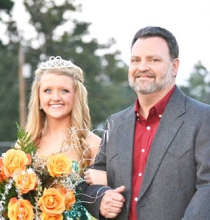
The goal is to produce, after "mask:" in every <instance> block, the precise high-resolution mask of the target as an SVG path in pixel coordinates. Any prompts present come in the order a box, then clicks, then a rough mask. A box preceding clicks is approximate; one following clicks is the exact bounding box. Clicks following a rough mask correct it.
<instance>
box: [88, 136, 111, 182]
mask: <svg viewBox="0 0 210 220" xmlns="http://www.w3.org/2000/svg"><path fill="white" fill-rule="evenodd" d="M87 143H88V146H89V149H90V152H91V163H90V165H92V164H93V163H94V160H95V157H96V155H97V153H98V150H99V147H100V143H101V138H100V137H99V136H97V135H95V134H94V133H92V132H91V133H90V135H89V136H88V138H87ZM84 179H85V181H86V183H87V184H90V185H105V186H107V175H106V171H102V170H95V169H88V170H87V171H85V172H84Z"/></svg>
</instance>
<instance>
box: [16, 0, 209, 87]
mask: <svg viewBox="0 0 210 220" xmlns="http://www.w3.org/2000/svg"><path fill="white" fill-rule="evenodd" d="M60 1H61V0H60ZM15 2H16V10H17V9H18V14H19V16H18V15H16V16H18V19H19V20H20V19H21V18H20V14H21V13H20V10H21V7H20V2H21V0H15ZM17 2H18V4H17ZM77 2H78V3H82V13H80V15H79V18H80V19H81V20H83V21H86V22H92V25H91V26H90V29H89V30H90V34H91V36H92V37H95V38H97V39H98V41H99V42H101V43H104V42H106V41H107V39H109V38H114V39H115V40H116V45H115V48H117V49H119V50H120V51H121V53H122V59H123V60H124V61H125V62H126V63H127V64H129V59H130V45H131V40H132V38H133V35H134V34H135V33H136V31H137V30H139V29H140V28H142V27H145V26H150V25H152V26H161V27H164V28H166V29H168V30H169V31H171V32H172V33H173V34H174V35H175V37H176V38H177V41H178V44H179V47H180V68H179V73H178V77H177V84H184V82H185V79H187V78H188V77H189V74H190V73H191V72H192V70H193V66H194V65H195V64H196V63H198V61H199V60H200V61H201V62H202V63H203V65H204V66H205V67H206V68H207V69H208V70H210V0H76V1H75V3H77ZM18 5H19V6H18ZM17 6H18V7H17ZM26 20H27V19H26V17H24V18H22V22H26ZM22 27H23V26H22ZM24 27H26V26H24ZM29 32H30V30H29Z"/></svg>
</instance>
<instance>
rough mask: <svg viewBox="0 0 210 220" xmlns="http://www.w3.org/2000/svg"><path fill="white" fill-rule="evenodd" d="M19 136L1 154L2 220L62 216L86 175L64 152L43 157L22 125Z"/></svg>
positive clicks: (69, 207)
mask: <svg viewBox="0 0 210 220" xmlns="http://www.w3.org/2000/svg"><path fill="white" fill-rule="evenodd" d="M17 137H18V142H17V146H18V147H17V146H16V147H14V148H11V149H9V150H8V151H7V152H6V153H4V154H2V157H1V158H0V220H7V219H12V220H32V219H36V220H39V219H41V220H46V219H48V220H49V219H53V220H62V219H63V213H64V212H65V211H68V210H71V209H72V207H73V205H74V204H75V203H76V191H75V190H76V187H77V186H78V185H79V184H80V183H81V182H82V181H83V179H82V178H81V177H80V175H79V173H78V172H77V171H75V170H74V169H72V163H73V162H72V161H71V160H70V159H69V158H68V157H67V156H66V155H65V154H64V153H58V154H53V155H51V156H49V157H47V158H44V157H41V156H39V155H38V154H36V149H37V148H36V147H35V146H34V144H33V143H32V142H31V141H30V137H29V136H28V134H27V132H25V131H24V130H23V129H21V128H20V127H19V126H18V133H17Z"/></svg>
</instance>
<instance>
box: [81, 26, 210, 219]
mask: <svg viewBox="0 0 210 220" xmlns="http://www.w3.org/2000/svg"><path fill="white" fill-rule="evenodd" d="M178 55H179V48H178V44H177V42H176V39H175V37H174V36H173V35H172V34H171V33H170V32H169V31H168V30H166V29H163V28H160V27H146V28H143V29H141V30H139V31H138V32H137V33H136V35H135V36H134V39H133V42H132V47H131V61H130V66H129V73H128V78H129V83H130V86H131V87H132V88H133V89H134V91H135V92H136V93H137V100H136V103H135V104H134V105H133V106H131V107H129V108H127V109H125V110H124V111H121V112H119V113H116V114H114V115H112V116H110V117H109V118H108V120H107V121H106V124H105V127H106V134H105V135H104V137H103V140H102V147H101V150H100V152H99V155H98V157H97V158H96V162H95V165H94V168H95V169H99V170H105V171H106V172H107V180H108V186H106V187H105V186H104V187H103V186H100V185H89V186H86V188H85V190H84V193H85V194H86V195H88V196H89V197H85V196H84V197H83V200H88V201H89V203H84V204H85V206H86V207H87V209H88V210H89V211H90V213H91V214H92V215H94V216H96V217H97V218H99V219H105V218H109V219H113V218H114V219H117V220H127V219H128V220H181V219H182V220H210V205H209V204H210V106H209V105H206V104H203V103H200V102H198V101H196V100H193V99H191V98H189V97H187V96H185V95H184V94H183V93H182V92H181V91H180V90H179V89H178V88H177V86H176V85H175V79H176V75H177V72H178V67H179V59H178ZM90 197H92V198H94V199H92V200H90V199H88V198H90Z"/></svg>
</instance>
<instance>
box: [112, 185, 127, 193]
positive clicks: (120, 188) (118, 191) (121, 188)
mask: <svg viewBox="0 0 210 220" xmlns="http://www.w3.org/2000/svg"><path fill="white" fill-rule="evenodd" d="M124 190H125V186H120V187H117V188H116V189H114V191H115V192H117V193H122V192H124Z"/></svg>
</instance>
